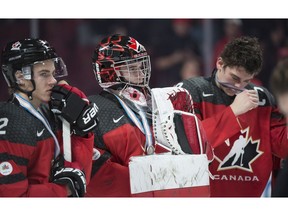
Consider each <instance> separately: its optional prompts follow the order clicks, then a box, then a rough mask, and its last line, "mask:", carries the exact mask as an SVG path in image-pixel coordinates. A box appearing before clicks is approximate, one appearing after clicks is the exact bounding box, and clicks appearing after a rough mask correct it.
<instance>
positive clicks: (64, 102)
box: [50, 84, 98, 136]
mask: <svg viewBox="0 0 288 216" xmlns="http://www.w3.org/2000/svg"><path fill="white" fill-rule="evenodd" d="M50 109H51V110H52V112H54V113H55V114H58V115H60V116H62V117H63V118H64V119H65V120H66V121H68V122H69V123H70V125H71V127H72V130H73V132H74V133H75V134H77V135H80V136H84V135H85V134H87V133H88V132H90V131H92V130H93V129H94V128H95V127H96V125H97V121H98V117H97V114H98V107H97V105H96V104H95V103H90V102H89V100H88V99H87V97H86V95H85V94H84V93H83V92H82V91H80V90H79V89H78V88H76V87H72V86H70V85H67V84H59V85H56V86H54V87H53V89H52V94H51V100H50Z"/></svg>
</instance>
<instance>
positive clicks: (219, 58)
mask: <svg viewBox="0 0 288 216" xmlns="http://www.w3.org/2000/svg"><path fill="white" fill-rule="evenodd" d="M223 66H224V62H223V59H222V58H221V57H218V58H217V61H216V68H217V69H218V70H219V69H222V67H223Z"/></svg>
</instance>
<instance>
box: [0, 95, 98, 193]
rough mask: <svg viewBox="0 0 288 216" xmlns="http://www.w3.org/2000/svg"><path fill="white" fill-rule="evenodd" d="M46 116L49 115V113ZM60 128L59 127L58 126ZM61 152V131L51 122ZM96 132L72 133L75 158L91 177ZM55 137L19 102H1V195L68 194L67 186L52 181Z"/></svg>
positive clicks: (73, 156)
mask: <svg viewBox="0 0 288 216" xmlns="http://www.w3.org/2000/svg"><path fill="white" fill-rule="evenodd" d="M46 117H47V116H46ZM52 121H54V120H52ZM57 128H58V129H57ZM51 129H52V131H53V132H54V134H55V135H56V137H57V139H58V141H59V145H60V153H61V152H62V150H63V147H62V130H61V128H59V127H58V126H57V125H56V124H55V125H52V124H51ZM93 141H94V135H93V134H92V133H90V134H89V135H88V136H87V138H83V137H79V136H72V137H71V142H72V161H73V162H78V163H79V164H80V165H81V166H82V168H83V170H84V172H85V173H86V179H87V183H88V182H89V180H90V173H91V168H92V164H91V157H92V149H93ZM54 159H55V140H54V138H53V137H52V135H51V133H50V132H49V131H48V130H47V128H46V127H45V126H44V124H43V123H42V122H41V121H40V120H39V119H37V118H36V117H35V116H33V115H32V114H31V113H30V112H29V111H28V110H26V109H25V108H24V107H22V106H21V105H20V104H19V101H18V100H17V99H16V98H14V99H13V100H12V101H10V102H7V103H1V104H0V197H67V190H66V188H65V186H63V185H59V184H54V183H51V182H50V180H49V178H50V173H51V164H52V161H53V160H54Z"/></svg>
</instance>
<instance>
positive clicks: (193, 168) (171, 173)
mask: <svg viewBox="0 0 288 216" xmlns="http://www.w3.org/2000/svg"><path fill="white" fill-rule="evenodd" d="M129 171H130V188H131V193H132V194H139V193H145V192H149V191H160V190H161V191H163V190H168V189H179V188H182V189H183V188H190V189H191V188H199V187H205V186H209V171H208V160H207V157H206V155H205V154H201V155H191V154H186V155H146V156H136V157H132V158H131V161H130V162H129Z"/></svg>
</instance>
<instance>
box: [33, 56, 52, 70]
mask: <svg viewBox="0 0 288 216" xmlns="http://www.w3.org/2000/svg"><path fill="white" fill-rule="evenodd" d="M41 70H54V62H53V60H52V59H47V60H44V61H38V62H35V63H34V64H33V71H34V72H37V71H41Z"/></svg>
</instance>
